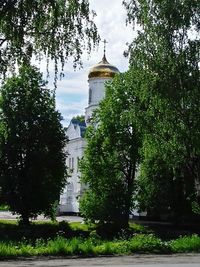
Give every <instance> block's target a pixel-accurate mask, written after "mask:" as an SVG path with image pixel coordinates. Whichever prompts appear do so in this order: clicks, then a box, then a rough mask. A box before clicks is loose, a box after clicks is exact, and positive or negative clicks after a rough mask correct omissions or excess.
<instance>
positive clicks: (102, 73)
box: [59, 41, 119, 213]
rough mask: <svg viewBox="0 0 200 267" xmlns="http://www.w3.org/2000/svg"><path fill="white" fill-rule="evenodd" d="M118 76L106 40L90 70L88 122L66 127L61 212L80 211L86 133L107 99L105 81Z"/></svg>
mask: <svg viewBox="0 0 200 267" xmlns="http://www.w3.org/2000/svg"><path fill="white" fill-rule="evenodd" d="M116 73H119V70H118V69H117V68H116V67H115V66H113V65H111V64H110V63H109V62H108V61H107V59H106V55H105V41H104V55H103V58H102V60H101V61H100V62H99V63H98V64H96V65H95V66H93V67H92V68H91V69H90V71H89V74H88V84H89V96H88V106H87V107H86V109H85V121H80V120H78V119H72V120H71V122H70V124H69V126H68V128H67V136H68V139H69V142H68V144H67V148H66V149H67V153H68V157H67V167H68V174H69V175H70V177H69V178H68V180H67V185H66V187H65V189H64V191H63V193H62V195H61V197H60V205H59V212H60V213H78V212H79V197H80V196H81V194H83V192H84V189H85V187H86V186H85V185H84V184H81V182H80V177H81V173H80V171H79V160H80V159H81V158H82V157H83V154H84V149H85V147H86V145H87V143H86V140H85V139H84V134H85V131H86V128H87V126H88V125H89V124H90V121H91V118H92V114H93V112H94V110H95V109H96V108H98V105H99V102H100V101H101V100H102V99H103V98H104V96H105V82H107V81H110V80H111V79H112V78H113V77H114V75H115V74H116Z"/></svg>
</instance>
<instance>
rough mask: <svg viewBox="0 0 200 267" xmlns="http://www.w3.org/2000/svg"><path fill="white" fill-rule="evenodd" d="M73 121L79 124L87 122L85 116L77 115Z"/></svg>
mask: <svg viewBox="0 0 200 267" xmlns="http://www.w3.org/2000/svg"><path fill="white" fill-rule="evenodd" d="M72 120H77V121H79V122H84V121H85V116H84V115H77V116H75V117H73V118H72Z"/></svg>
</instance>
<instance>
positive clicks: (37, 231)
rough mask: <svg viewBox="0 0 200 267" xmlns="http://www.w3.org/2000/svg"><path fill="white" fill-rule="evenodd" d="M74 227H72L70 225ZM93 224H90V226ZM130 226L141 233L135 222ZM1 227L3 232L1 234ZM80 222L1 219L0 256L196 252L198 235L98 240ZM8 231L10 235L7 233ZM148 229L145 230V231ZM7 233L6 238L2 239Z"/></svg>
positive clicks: (135, 235) (96, 236) (141, 228)
mask: <svg viewBox="0 0 200 267" xmlns="http://www.w3.org/2000/svg"><path fill="white" fill-rule="evenodd" d="M74 227H75V228H76V229H73V228H74ZM93 227H94V225H93ZM132 227H134V229H138V230H139V231H141V232H142V231H143V232H145V231H146V230H147V229H145V228H144V227H142V226H139V225H135V224H134V225H132ZM3 229H4V231H5V233H4V234H3V232H2V231H3ZM81 229H82V225H81V224H80V223H72V224H71V223H70V224H68V223H67V222H60V223H52V222H51V223H50V222H36V223H34V224H32V225H31V226H29V227H24V226H19V225H17V224H16V222H13V221H10V222H8V221H7V222H6V221H5V222H1V224H0V237H1V241H0V258H1V259H2V258H5V257H9V258H11V257H19V256H25V257H27V256H41V255H69V256H97V255H127V254H133V253H182V252H183V253H185V252H199V250H200V237H199V236H198V235H196V234H195V235H191V236H189V235H188V236H180V237H179V238H177V239H173V240H170V241H167V242H166V241H163V240H161V239H160V238H158V237H156V235H154V234H149V233H146V234H144V233H143V234H134V235H133V236H129V238H125V237H123V236H121V237H120V238H115V239H112V240H109V241H108V240H107V239H102V238H100V237H99V236H98V235H97V234H96V233H94V230H93V229H94V228H93V229H92V228H91V229H90V230H89V231H90V234H89V232H88V236H85V237H83V233H84V231H85V230H86V231H88V228H87V227H86V225H84V231H83V232H80V230H81ZM11 230H13V235H15V236H11ZM148 231H149V230H148ZM4 235H5V236H6V235H7V239H5V238H4Z"/></svg>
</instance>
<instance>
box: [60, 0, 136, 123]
mask: <svg viewBox="0 0 200 267" xmlns="http://www.w3.org/2000/svg"><path fill="white" fill-rule="evenodd" d="M89 2H90V7H91V9H93V10H94V11H95V12H96V14H97V16H96V17H95V19H94V22H95V23H96V25H97V28H98V32H99V34H100V37H101V39H102V40H104V39H106V41H107V42H108V43H107V45H106V57H107V60H108V62H109V63H111V64H112V65H115V66H116V67H117V68H118V69H119V71H120V72H124V71H126V70H127V69H128V59H127V58H125V57H124V56H123V52H124V51H125V50H126V49H127V43H130V42H131V41H132V40H133V38H134V36H135V32H134V31H133V29H132V28H131V26H130V25H128V26H126V11H125V8H124V7H123V6H122V0H89ZM102 56H103V43H102V42H100V45H99V47H98V49H95V51H93V52H92V53H91V55H90V56H89V58H88V55H87V54H86V53H84V55H83V58H82V61H83V68H82V69H77V70H76V71H74V70H73V67H72V64H71V63H70V61H69V62H68V63H67V64H66V66H65V70H64V73H65V77H64V78H62V80H61V81H58V85H57V86H58V88H57V90H56V105H57V109H58V110H59V111H60V112H61V114H62V116H63V125H64V126H67V125H68V124H69V122H70V120H71V118H72V117H73V116H76V115H83V114H84V112H85V108H86V107H87V103H88V82H87V80H88V72H89V69H90V68H91V67H92V66H93V65H95V64H97V63H98V62H99V61H101V59H102Z"/></svg>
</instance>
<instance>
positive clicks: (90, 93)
mask: <svg viewBox="0 0 200 267" xmlns="http://www.w3.org/2000/svg"><path fill="white" fill-rule="evenodd" d="M91 102H92V89H91V88H89V98H88V104H90V103H91Z"/></svg>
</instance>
